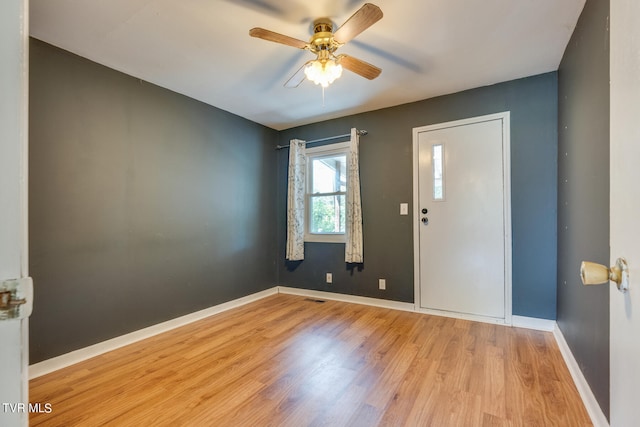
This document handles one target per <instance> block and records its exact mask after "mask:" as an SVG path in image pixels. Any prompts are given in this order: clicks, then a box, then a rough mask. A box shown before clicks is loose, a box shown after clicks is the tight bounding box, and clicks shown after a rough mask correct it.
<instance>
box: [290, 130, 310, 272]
mask: <svg viewBox="0 0 640 427" xmlns="http://www.w3.org/2000/svg"><path fill="white" fill-rule="evenodd" d="M306 170H307V157H306V154H305V142H304V141H301V140H299V139H292V140H291V142H290V144H289V181H288V186H287V254H286V258H287V259H288V260H289V261H301V260H303V259H304V197H305V172H306Z"/></svg>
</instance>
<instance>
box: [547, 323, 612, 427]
mask: <svg viewBox="0 0 640 427" xmlns="http://www.w3.org/2000/svg"><path fill="white" fill-rule="evenodd" d="M553 336H554V337H555V338H556V341H557V343H558V347H559V348H560V353H562V357H563V358H564V362H565V363H566V364H567V367H568V368H569V372H570V373H571V377H572V378H573V382H574V383H575V385H576V388H577V389H578V393H580V397H582V402H583V403H584V406H585V408H586V409H587V412H588V413H589V417H591V422H592V423H593V425H594V426H595V427H609V422H608V421H607V417H605V416H604V413H603V412H602V409H600V405H599V404H598V401H597V400H596V397H595V396H594V395H593V392H592V391H591V387H589V383H588V382H587V380H586V378H585V377H584V375H583V374H582V370H581V369H580V366H579V365H578V362H577V361H576V359H575V357H573V353H572V352H571V349H570V348H569V345H568V344H567V341H566V340H565V339H564V335H562V331H561V330H560V328H558V326H557V325H556V327H555V329H554V330H553Z"/></svg>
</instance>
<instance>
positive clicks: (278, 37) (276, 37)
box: [249, 28, 309, 49]
mask: <svg viewBox="0 0 640 427" xmlns="http://www.w3.org/2000/svg"><path fill="white" fill-rule="evenodd" d="M249 35H250V36H251V37H257V38H259V39H263V40H268V41H270V42H276V43H281V44H285V45H287V46H293V47H297V48H298V49H306V48H307V47H309V43H307V42H305V41H302V40H298V39H294V38H293V37H289V36H285V35H284V34H280V33H276V32H274V31H269V30H265V29H264V28H252V29H250V30H249Z"/></svg>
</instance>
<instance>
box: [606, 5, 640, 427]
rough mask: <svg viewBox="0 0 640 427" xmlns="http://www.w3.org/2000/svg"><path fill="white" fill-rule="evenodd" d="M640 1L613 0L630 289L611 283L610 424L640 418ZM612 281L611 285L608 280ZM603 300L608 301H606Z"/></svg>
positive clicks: (620, 249)
mask: <svg viewBox="0 0 640 427" xmlns="http://www.w3.org/2000/svg"><path fill="white" fill-rule="evenodd" d="M638 17H640V2H638V1H637V0H624V1H622V0H612V1H611V22H614V23H615V24H614V25H612V26H611V68H610V73H611V104H610V108H611V122H610V126H611V129H610V131H611V138H610V144H611V147H610V159H611V160H610V161H611V167H610V171H611V172H610V174H611V181H610V184H609V185H610V189H611V191H610V197H611V203H610V213H611V217H610V226H611V229H610V233H611V244H610V246H611V265H615V261H616V259H617V258H618V257H625V258H626V260H627V262H628V264H629V291H628V292H626V293H621V292H619V291H618V290H617V289H616V286H615V285H613V286H611V291H610V292H611V293H610V299H609V304H610V321H611V322H610V327H611V334H610V339H611V343H610V346H611V351H610V356H611V360H610V364H611V370H610V372H611V374H610V375H611V416H610V421H611V426H612V427H617V426H636V425H639V423H640V421H639V420H640V405H639V404H638V402H640V399H639V398H638V384H640V221H639V219H640V185H639V183H640V168H638V164H639V162H640V122H639V121H638V117H640V98H639V97H638V94H640V73H639V72H638V70H640V25H638V24H639V22H638ZM607 286H610V285H607ZM603 302H604V301H603Z"/></svg>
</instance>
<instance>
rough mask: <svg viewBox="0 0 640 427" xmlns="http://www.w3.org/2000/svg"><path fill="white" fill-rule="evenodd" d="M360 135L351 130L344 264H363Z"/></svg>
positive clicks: (353, 129)
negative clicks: (359, 158)
mask: <svg viewBox="0 0 640 427" xmlns="http://www.w3.org/2000/svg"><path fill="white" fill-rule="evenodd" d="M359 145H360V135H358V131H357V130H356V128H352V129H351V142H350V147H349V166H348V173H347V212H346V216H347V218H346V222H347V224H346V226H347V227H346V228H347V240H346V243H345V247H344V255H345V257H344V258H345V259H344V260H345V262H350V263H361V262H364V258H363V249H362V201H361V199H360V166H359V160H358V146H359Z"/></svg>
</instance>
